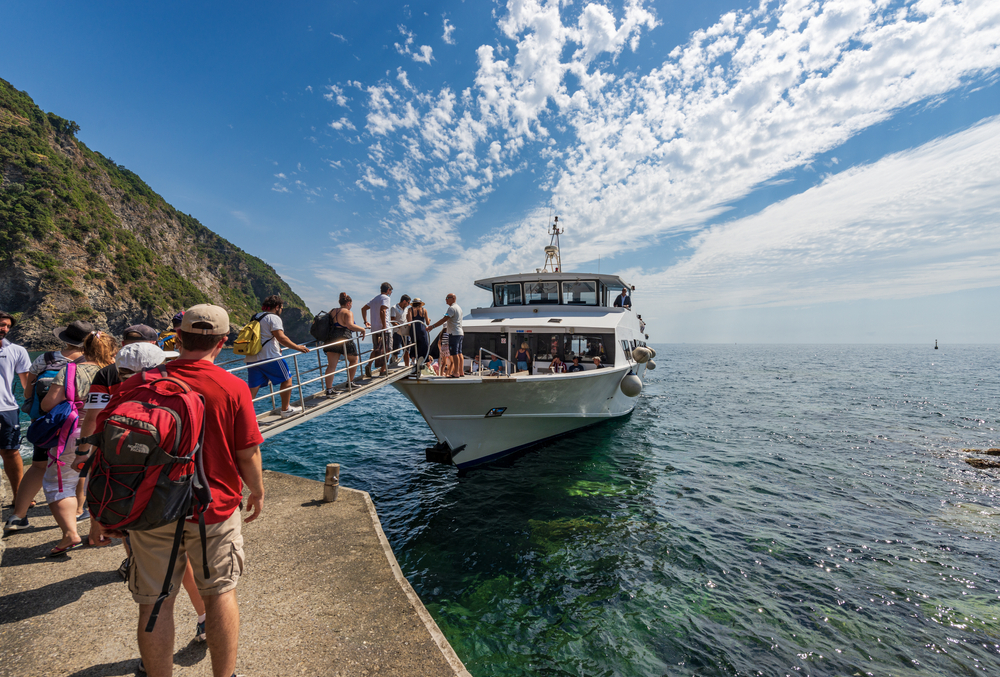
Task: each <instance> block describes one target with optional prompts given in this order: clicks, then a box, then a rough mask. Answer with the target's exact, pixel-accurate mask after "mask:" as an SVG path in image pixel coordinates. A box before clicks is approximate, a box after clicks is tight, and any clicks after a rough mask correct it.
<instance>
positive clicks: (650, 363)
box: [646, 360, 656, 371]
mask: <svg viewBox="0 0 1000 677" xmlns="http://www.w3.org/2000/svg"><path fill="white" fill-rule="evenodd" d="M646 369H649V370H650V371H652V370H654V369H656V362H653V361H652V360H647V361H646Z"/></svg>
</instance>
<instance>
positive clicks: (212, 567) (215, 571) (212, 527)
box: [128, 510, 243, 604]
mask: <svg viewBox="0 0 1000 677" xmlns="http://www.w3.org/2000/svg"><path fill="white" fill-rule="evenodd" d="M242 525H243V519H242V515H241V514H240V511H239V510H235V511H233V514H232V515H230V516H229V519H227V520H226V521H224V522H219V523H218V524H207V525H205V536H206V542H205V544H206V547H207V550H208V573H209V579H208V580H207V581H206V580H205V579H204V575H205V571H204V569H203V568H202V556H201V535H200V534H199V533H198V523H197V522H186V523H185V525H184V537H183V538H182V539H181V545H180V550H179V551H178V553H177V563H176V564H174V573H173V577H172V578H171V581H170V594H171V596H172V595H176V594H177V592H178V591H179V590H180V588H181V580H182V579H183V578H184V567H185V562H187V559H188V558H189V557H190V558H191V566H192V568H193V569H194V580H195V583H196V584H197V585H198V591H199V592H200V593H201V594H202V595H203V596H208V595H221V594H222V593H224V592H229V591H230V590H233V589H235V588H236V584H237V583H238V582H239V580H240V575H241V574H242V573H243V534H242V533H241V528H242ZM176 532H177V525H176V523H173V524H168V525H166V526H164V527H160V528H159V529H151V530H149V531H130V532H129V534H128V535H129V541H130V542H131V544H132V561H131V563H130V564H129V570H128V589H129V592H131V593H132V599H134V600H135V601H136V602H138V603H139V604H154V603H155V602H156V598H157V597H159V596H160V591H161V590H162V589H163V579H164V578H166V576H167V566H168V565H169V564H170V550H171V548H172V547H173V544H174V534H175V533H176Z"/></svg>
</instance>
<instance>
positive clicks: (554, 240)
mask: <svg viewBox="0 0 1000 677" xmlns="http://www.w3.org/2000/svg"><path fill="white" fill-rule="evenodd" d="M564 232H566V229H565V228H560V227H559V217H558V216H557V217H555V220H554V221H553V222H552V226H551V227H550V229H549V235H550V236H551V237H550V239H549V244H548V246H547V247H546V248H545V264H544V265H543V266H542V270H545V271H548V272H550V273H558V272H561V271H562V255H561V254H560V253H559V236H560V235H561V234H562V233H564ZM539 272H540V271H539Z"/></svg>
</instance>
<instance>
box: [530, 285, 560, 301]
mask: <svg viewBox="0 0 1000 677" xmlns="http://www.w3.org/2000/svg"><path fill="white" fill-rule="evenodd" d="M524 296H525V299H526V300H527V302H528V305H529V306H535V305H545V304H558V303H559V283H558V282H528V283H526V284H525V290H524Z"/></svg>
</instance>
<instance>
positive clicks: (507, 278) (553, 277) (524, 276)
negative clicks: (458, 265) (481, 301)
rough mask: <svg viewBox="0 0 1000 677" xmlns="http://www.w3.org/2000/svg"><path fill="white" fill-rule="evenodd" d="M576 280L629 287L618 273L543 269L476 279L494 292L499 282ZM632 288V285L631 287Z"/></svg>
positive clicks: (477, 282)
mask: <svg viewBox="0 0 1000 677" xmlns="http://www.w3.org/2000/svg"><path fill="white" fill-rule="evenodd" d="M576 280H600V281H601V282H603V283H604V285H605V286H606V287H610V288H611V289H616V288H617V289H619V290H621V288H622V287H629V285H628V284H626V282H625V280H623V279H621V278H620V277H618V276H617V275H599V274H597V273H565V272H559V273H553V272H551V271H546V270H543V271H542V272H540V273H514V274H513V275H499V276H497V277H486V278H483V279H482V280H476V286H477V287H479V288H480V289H485V290H486V291H488V292H490V293H492V292H493V285H494V284H496V283H498V282H565V281H576ZM629 289H631V287H629Z"/></svg>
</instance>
